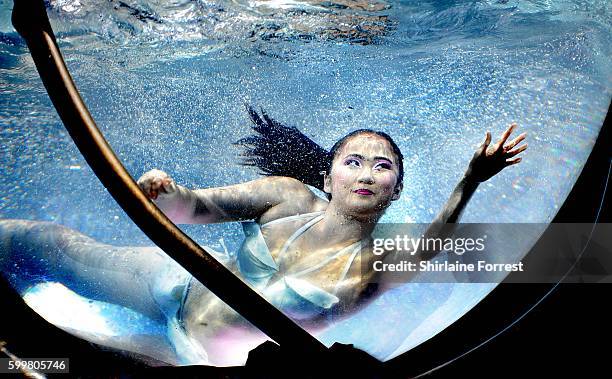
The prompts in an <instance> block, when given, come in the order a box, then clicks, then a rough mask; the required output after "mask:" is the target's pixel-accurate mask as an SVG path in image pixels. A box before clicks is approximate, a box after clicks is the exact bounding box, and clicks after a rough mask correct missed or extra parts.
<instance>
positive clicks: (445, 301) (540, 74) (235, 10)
mask: <svg viewBox="0 0 612 379" xmlns="http://www.w3.org/2000/svg"><path fill="white" fill-rule="evenodd" d="M369 5H372V6H369ZM11 7H12V3H11V2H10V1H5V0H1V1H0V72H1V76H0V85H1V88H2V91H1V92H0V141H1V142H2V147H3V148H2V151H1V152H0V164H1V167H2V170H3V174H2V175H1V176H0V186H1V187H2V188H3V191H2V195H1V198H0V199H1V200H0V217H3V218H26V219H33V220H49V221H54V222H58V223H61V224H64V225H67V226H70V227H72V228H75V229H77V230H79V231H81V232H83V233H85V234H87V235H89V236H92V237H94V238H95V239H97V240H99V241H102V242H107V243H112V244H116V245H128V244H129V245H150V244H151V243H150V242H149V241H148V240H147V238H146V237H145V236H144V235H143V234H142V233H141V232H140V231H139V230H138V229H137V228H136V227H135V226H134V225H133V224H132V222H131V221H130V220H129V219H128V218H127V217H126V216H125V215H124V214H123V212H122V211H121V209H120V208H119V207H118V206H117V205H116V204H115V203H114V201H113V200H112V198H111V197H110V196H109V195H108V194H107V192H106V191H105V189H104V188H103V186H102V185H101V184H100V183H99V182H98V180H97V179H96V178H95V176H94V175H93V174H92V172H91V170H90V169H89V168H88V167H87V165H86V163H85V162H84V160H83V159H82V157H81V156H80V155H79V153H78V151H77V149H76V148H75V147H74V146H73V144H72V142H71V140H70V138H69V136H68V135H67V133H66V132H65V130H64V128H63V126H62V124H61V122H60V120H59V118H58V117H57V115H56V113H55V111H54V109H53V108H52V105H51V103H50V101H49V100H48V98H47V95H46V93H45V91H44V88H43V87H42V84H41V82H40V80H39V78H38V75H37V72H36V70H35V68H34V66H33V64H32V61H31V59H30V57H29V55H28V51H27V47H26V46H25V44H24V42H23V40H21V39H20V37H19V36H18V35H17V34H16V33H15V32H14V30H13V29H12V27H11V25H10V20H9V16H10V10H11ZM48 13H49V16H50V19H51V23H52V26H53V27H54V29H55V31H56V34H57V36H58V42H59V45H60V48H61V49H62V52H63V54H64V57H65V59H66V62H67V65H68V67H69V69H70V71H71V73H72V75H73V77H74V80H75V82H76V84H77V86H78V88H79V89H80V91H81V94H82V96H83V98H84V100H85V103H86V104H87V105H88V106H89V109H90V111H91V113H92V115H93V116H94V118H95V120H96V121H97V123H98V125H99V126H100V128H101V129H102V130H103V132H104V133H105V135H106V138H107V139H108V141H109V142H110V144H111V146H112V147H113V148H114V149H115V151H116V153H117V154H118V155H119V157H120V158H121V159H122V160H123V162H124V165H125V166H126V168H127V169H128V170H129V172H130V173H132V175H133V176H134V177H135V178H137V177H138V176H139V175H140V174H142V173H143V172H145V171H146V170H148V169H151V168H160V169H162V170H165V171H167V172H169V173H171V175H172V176H173V177H174V179H175V180H176V181H177V182H178V183H180V184H182V185H184V186H187V187H191V188H202V187H212V186H221V185H227V184H232V183H237V182H242V181H246V180H250V179H254V178H256V177H258V175H257V172H256V170H253V169H252V168H245V167H242V166H240V165H239V164H238V158H237V156H238V154H239V153H240V150H239V149H238V148H236V147H234V146H232V145H231V143H232V142H234V141H236V140H237V139H239V138H240V137H243V136H246V135H247V134H249V121H248V117H247V114H246V111H245V110H244V104H245V103H248V104H252V105H255V106H257V107H262V108H264V109H265V110H266V111H267V112H268V114H269V115H271V116H272V117H273V118H276V119H278V120H279V121H281V122H283V123H286V124H290V125H295V126H297V127H298V128H300V129H301V130H302V131H304V132H305V133H306V134H308V135H309V136H311V137H312V138H313V139H314V140H315V141H317V142H319V143H320V144H322V145H323V146H325V147H327V148H329V147H331V145H332V144H333V143H334V142H335V141H336V140H337V139H338V138H339V137H341V136H343V135H344V134H346V133H347V132H349V131H351V130H354V129H358V128H366V127H369V128H376V129H380V130H383V131H386V132H388V133H389V134H391V135H392V136H393V137H394V138H395V139H396V141H397V142H398V144H399V145H400V148H401V149H402V151H403V153H404V156H405V163H404V164H405V171H406V172H405V182H404V191H403V195H402V198H401V199H400V200H399V201H397V202H396V203H395V204H394V205H393V206H392V207H391V208H390V210H389V211H388V212H387V214H386V215H385V218H384V220H383V221H394V222H401V221H413V222H428V221H430V220H431V219H432V218H433V217H434V215H435V213H436V212H437V211H438V210H439V208H440V207H441V205H442V204H443V203H444V201H445V200H446V198H447V196H448V194H449V193H450V191H451V190H452V188H453V187H454V185H455V184H456V182H457V180H458V179H459V178H460V177H461V175H462V173H463V171H464V170H465V168H466V165H467V162H468V161H469V159H470V157H471V155H472V153H473V151H474V149H475V147H476V145H477V144H479V143H480V142H481V141H482V139H483V138H484V134H485V131H487V130H491V131H492V132H493V133H494V135H495V134H499V133H500V132H501V131H502V130H503V129H504V128H505V127H506V126H507V125H508V124H509V123H511V122H517V123H518V124H519V127H520V130H523V131H527V132H528V135H529V136H528V139H529V149H528V150H527V151H526V152H525V153H524V159H523V162H522V163H521V164H519V165H517V166H515V167H511V168H509V169H507V170H505V171H504V172H502V173H501V174H500V175H498V176H496V177H494V178H493V179H492V180H490V181H488V182H487V183H485V185H483V186H481V188H480V189H479V191H478V193H477V194H476V195H475V196H474V198H473V199H472V200H471V202H470V204H469V205H468V207H467V209H466V211H465V214H464V216H463V219H462V220H463V221H465V222H548V221H550V220H551V219H552V217H554V215H555V213H556V210H557V209H558V208H559V207H560V205H561V204H562V203H563V201H564V199H565V198H566V196H567V194H568V193H569V191H570V189H571V187H572V185H573V183H574V181H575V179H576V178H577V176H578V175H579V173H580V171H581V169H582V167H583V165H584V162H585V160H586V158H587V156H588V154H589V152H590V150H591V148H592V146H593V143H594V141H595V139H596V137H597V134H598V131H599V129H600V127H601V124H602V122H603V119H604V117H605V114H606V111H607V108H608V105H609V103H610V98H611V94H612V75H611V74H612V65H610V63H609V62H610V61H612V60H611V56H612V53H611V50H610V48H611V46H612V43H611V42H612V9H611V5H610V2H609V1H606V0H603V1H594V0H593V1H554V2H553V1H544V0H540V1H511V0H508V1H503V0H499V1H387V2H384V1H378V2H371V3H370V4H368V3H365V2H364V3H361V2H359V1H349V0H338V1H332V2H328V1H326V2H321V1H314V0H313V1H308V2H298V1H290V0H287V1H267V2H266V1H261V2H257V1H246V0H235V1H206V2H204V1H188V0H175V1H173V2H170V5H168V4H167V3H166V2H162V1H153V0H149V1H144V0H138V1H123V2H119V1H108V2H100V1H89V0H58V1H49V2H48ZM184 230H185V231H187V232H188V233H189V234H190V235H191V236H193V237H194V238H195V239H196V240H198V241H199V242H202V243H206V244H208V245H211V246H213V247H214V246H217V247H219V246H221V241H220V239H223V242H224V243H225V244H226V245H227V247H228V248H229V250H230V252H231V251H235V250H236V248H237V246H238V245H239V243H240V238H241V231H240V227H239V226H238V225H233V224H227V225H208V226H188V227H184ZM528 248H529V246H528V244H525V245H523V246H517V247H516V249H518V250H520V251H519V255H520V254H524V253H525V252H526V251H527V249H528ZM493 287H494V285H454V286H453V285H450V284H437V285H432V284H418V285H416V284H415V285H412V286H404V287H402V288H400V289H398V290H396V291H395V293H390V294H388V295H386V296H383V297H382V298H380V299H379V300H378V301H377V302H376V303H375V304H373V305H372V306H370V307H369V308H368V309H366V310H364V311H363V312H361V313H360V314H358V315H356V316H355V317H353V318H351V319H349V320H347V321H345V322H343V323H342V324H340V325H338V326H337V327H336V328H335V329H334V328H332V330H329V331H328V332H327V334H325V335H323V336H322V337H321V338H322V339H323V340H325V341H326V342H327V343H329V342H331V341H333V340H340V341H342V342H351V343H354V344H355V345H356V346H358V347H362V348H364V349H366V350H367V351H369V352H371V353H372V354H374V355H375V356H377V357H379V358H380V359H387V358H389V357H391V356H394V355H397V354H399V353H401V352H402V351H405V350H407V349H409V348H411V347H413V346H415V345H417V344H418V343H420V342H422V341H424V340H426V339H428V338H430V337H431V336H432V335H435V334H436V333H438V332H439V331H441V330H442V329H443V328H445V327H446V326H448V325H449V324H450V323H452V322H453V321H454V320H456V319H457V318H458V317H460V316H461V315H463V314H464V313H465V312H466V311H468V310H469V309H470V308H471V307H473V306H474V305H475V304H477V303H478V301H480V300H481V299H482V298H483V297H484V296H486V294H487V293H488V292H489V291H490V290H491V289H492V288H493ZM381 311H382V312H383V313H384V315H385V316H384V317H386V320H388V322H389V324H393V323H399V324H398V325H402V326H403V327H402V328H401V331H397V330H395V331H388V333H380V335H378V336H372V333H371V328H368V327H364V326H363V325H368V324H371V323H377V322H379V318H380V317H381V316H380V314H381ZM364 323H365V324H364ZM371 325H376V324H371Z"/></svg>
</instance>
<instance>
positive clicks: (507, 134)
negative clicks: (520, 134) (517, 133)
mask: <svg viewBox="0 0 612 379" xmlns="http://www.w3.org/2000/svg"><path fill="white" fill-rule="evenodd" d="M515 128H516V124H515V123H512V124H510V126H509V127H508V129H506V131H505V132H503V133H502V135H501V137H500V139H499V141H498V142H497V143H496V144H495V147H496V149H495V151H499V150H500V147H502V146H504V143H506V141H507V140H508V137H510V134H512V132H513V131H514V129H515Z"/></svg>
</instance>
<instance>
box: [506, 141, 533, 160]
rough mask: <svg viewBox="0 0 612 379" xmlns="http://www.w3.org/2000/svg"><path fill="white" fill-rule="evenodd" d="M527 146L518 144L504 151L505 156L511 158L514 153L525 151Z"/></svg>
mask: <svg viewBox="0 0 612 379" xmlns="http://www.w3.org/2000/svg"><path fill="white" fill-rule="evenodd" d="M527 146H528V145H527V144H524V145H521V146H519V147H518V148H516V149H514V150H512V151H508V152H507V153H506V157H507V158H512V157H513V156H515V155H517V154H519V153H521V152H523V151H525V149H527Z"/></svg>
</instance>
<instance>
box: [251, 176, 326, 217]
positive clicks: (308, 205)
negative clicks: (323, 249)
mask: <svg viewBox="0 0 612 379" xmlns="http://www.w3.org/2000/svg"><path fill="white" fill-rule="evenodd" d="M273 181H274V184H278V185H281V186H282V187H283V201H281V202H280V203H279V204H277V205H275V206H274V207H272V208H270V209H269V210H268V211H266V212H265V213H264V214H262V215H261V217H259V219H258V220H257V221H258V223H259V224H265V223H268V222H270V221H274V220H277V219H281V218H285V217H289V216H295V215H299V214H305V213H313V212H320V211H324V210H325V209H326V208H327V204H328V202H327V200H324V199H322V198H320V197H319V196H317V195H316V194H315V193H314V192H313V191H312V190H310V188H309V187H308V186H307V185H305V184H304V183H302V182H300V181H299V180H297V179H293V178H287V177H274V179H273Z"/></svg>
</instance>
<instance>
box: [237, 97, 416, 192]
mask: <svg viewBox="0 0 612 379" xmlns="http://www.w3.org/2000/svg"><path fill="white" fill-rule="evenodd" d="M247 111H248V112H249V116H250V118H251V121H252V122H253V125H251V127H252V128H253V130H255V132H256V134H254V135H252V136H249V137H246V138H242V139H240V140H239V141H237V142H236V143H235V144H236V145H239V146H243V147H244V149H245V151H244V153H243V154H242V156H243V157H244V161H243V162H242V164H243V165H245V166H253V167H257V168H259V170H260V173H261V174H262V175H269V176H287V177H291V178H295V179H297V180H299V181H301V182H302V183H304V184H308V185H310V186H313V187H315V188H318V189H320V190H323V175H322V173H323V172H327V173H329V172H331V166H332V162H333V159H334V157H335V156H336V153H337V152H338V151H339V150H340V148H342V146H343V145H344V143H345V142H346V141H347V140H348V139H349V138H351V137H353V136H356V135H359V134H375V135H377V136H380V137H382V138H384V139H385V140H386V141H387V142H389V144H390V145H391V149H392V150H393V153H394V154H395V156H396V157H397V159H398V167H399V175H398V177H397V182H398V184H399V183H401V182H402V180H403V179H404V163H403V161H404V156H403V155H402V152H401V151H400V149H399V147H398V146H397V144H396V143H395V142H394V141H393V139H392V138H391V137H390V136H389V135H388V134H387V133H384V132H379V131H376V130H371V129H359V130H355V131H353V132H350V133H349V134H347V135H346V136H344V137H342V139H340V140H339V141H338V142H336V143H335V144H334V146H332V148H331V150H330V151H327V150H325V149H324V148H322V147H321V146H319V144H317V143H316V142H314V141H313V140H311V139H310V138H308V137H307V136H306V135H305V134H304V133H302V132H301V131H299V130H298V129H297V128H296V127H294V126H285V125H283V124H281V123H280V122H278V121H276V120H273V119H272V118H270V117H269V116H268V115H267V114H266V112H264V111H263V110H261V116H260V115H259V114H257V112H256V111H255V110H254V109H253V108H252V107H250V106H247ZM328 197H329V196H328Z"/></svg>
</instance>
